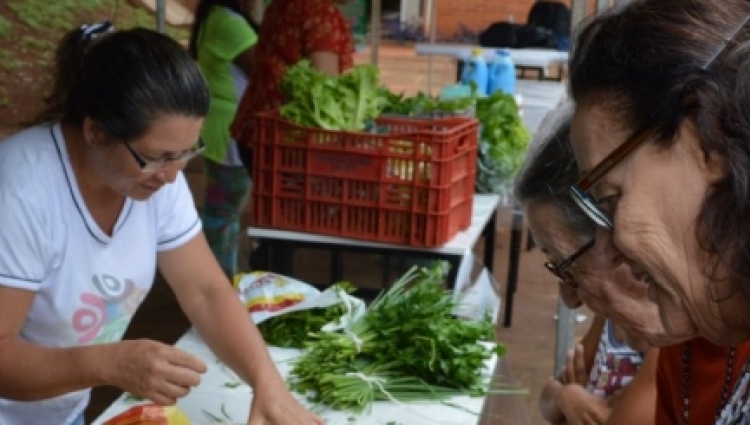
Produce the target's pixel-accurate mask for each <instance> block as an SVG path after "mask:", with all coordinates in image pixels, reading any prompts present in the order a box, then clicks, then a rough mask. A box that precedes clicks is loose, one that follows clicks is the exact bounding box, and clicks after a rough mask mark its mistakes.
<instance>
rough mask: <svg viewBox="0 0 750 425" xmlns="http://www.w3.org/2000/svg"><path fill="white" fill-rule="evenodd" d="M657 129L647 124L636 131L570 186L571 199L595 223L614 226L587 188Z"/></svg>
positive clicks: (607, 227)
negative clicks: (641, 129) (642, 128)
mask: <svg viewBox="0 0 750 425" xmlns="http://www.w3.org/2000/svg"><path fill="white" fill-rule="evenodd" d="M659 129H660V127H659V126H658V125H655V126H648V127H646V128H645V129H644V130H643V131H639V132H636V133H635V135H633V137H631V138H630V139H628V140H626V141H625V143H623V144H621V145H620V146H618V147H617V149H615V150H614V151H612V153H610V154H609V155H607V156H606V157H605V158H604V159H603V160H602V161H601V162H600V163H599V164H597V165H596V167H594V168H593V169H592V170H591V171H589V172H587V173H584V175H583V176H581V178H580V179H579V180H578V182H576V184H574V185H573V186H571V188H570V195H571V196H572V197H573V200H574V201H575V202H576V204H578V207H579V208H581V210H583V212H584V213H586V215H587V216H588V217H589V218H591V219H592V220H593V221H594V222H595V223H596V224H597V225H599V226H601V227H604V228H605V229H607V230H610V231H611V230H612V229H613V228H614V222H613V221H612V217H611V216H610V214H608V213H607V212H605V211H604V210H602V209H601V208H600V207H599V205H598V203H597V201H596V199H595V198H594V197H593V196H592V195H591V193H589V190H590V189H591V188H592V187H593V186H594V185H595V184H596V183H598V182H599V180H601V179H602V177H604V175H605V174H607V173H608V172H609V171H610V170H611V169H613V168H614V167H615V166H616V165H617V164H619V163H620V162H622V160H624V159H625V158H627V157H628V155H630V154H631V153H633V152H634V151H635V150H636V149H637V148H638V147H640V146H641V145H642V144H643V143H644V142H646V141H647V140H649V139H651V137H653V136H654V135H656V133H658V131H659Z"/></svg>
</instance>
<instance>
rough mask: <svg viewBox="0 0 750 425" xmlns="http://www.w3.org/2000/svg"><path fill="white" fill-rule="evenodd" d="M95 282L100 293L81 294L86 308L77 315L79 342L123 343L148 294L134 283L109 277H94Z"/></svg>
mask: <svg viewBox="0 0 750 425" xmlns="http://www.w3.org/2000/svg"><path fill="white" fill-rule="evenodd" d="M91 279H92V282H93V287H94V289H95V290H96V293H91V292H85V293H83V294H81V298H80V301H81V302H82V303H83V304H84V306H83V307H80V308H78V309H77V310H76V311H75V312H74V313H73V329H75V330H76V332H77V333H78V335H79V336H78V342H79V343H80V344H93V343H105V342H114V341H119V340H120V339H122V335H123V334H124V333H125V330H126V329H127V327H128V323H130V319H131V318H132V317H133V314H134V313H135V310H136V308H137V307H138V305H140V303H141V301H143V298H145V295H146V292H147V291H146V290H145V289H143V288H140V287H137V286H136V285H135V283H134V282H133V281H132V280H130V279H125V280H124V281H121V280H120V279H118V278H116V277H114V276H112V275H108V274H101V275H94V276H92V278H91Z"/></svg>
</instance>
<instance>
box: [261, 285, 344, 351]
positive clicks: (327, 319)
mask: <svg viewBox="0 0 750 425" xmlns="http://www.w3.org/2000/svg"><path fill="white" fill-rule="evenodd" d="M335 285H336V286H338V287H339V288H341V289H342V290H343V291H344V292H346V293H352V292H354V290H355V289H356V288H355V287H354V286H352V285H351V284H350V283H348V282H339V283H336V284H335ZM345 313H346V308H345V307H344V304H343V303H339V304H334V305H332V306H329V307H325V308H313V309H309V310H300V311H293V312H291V313H286V314H282V315H279V316H274V317H272V318H270V319H266V320H264V321H263V322H261V323H259V324H258V330H260V333H261V335H262V336H263V339H264V340H265V341H266V343H268V344H269V345H275V346H277V347H285V348H302V347H303V346H304V344H305V342H306V341H307V340H308V339H309V337H310V334H312V333H314V332H319V331H320V330H321V328H322V327H323V326H325V325H326V324H328V323H331V322H335V321H338V320H339V319H341V317H342V316H343V315H344V314H345Z"/></svg>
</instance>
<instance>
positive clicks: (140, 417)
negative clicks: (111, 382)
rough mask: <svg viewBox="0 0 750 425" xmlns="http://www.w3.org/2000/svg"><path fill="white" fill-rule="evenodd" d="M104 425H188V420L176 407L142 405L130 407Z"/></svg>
mask: <svg viewBox="0 0 750 425" xmlns="http://www.w3.org/2000/svg"><path fill="white" fill-rule="evenodd" d="M104 425H190V418H188V416H187V415H186V414H185V412H183V411H182V410H180V408H179V407H177V406H158V405H156V404H144V405H141V406H133V407H131V408H130V409H128V410H126V411H124V412H122V413H120V414H119V415H117V416H115V417H114V418H112V419H110V420H108V421H107V422H104Z"/></svg>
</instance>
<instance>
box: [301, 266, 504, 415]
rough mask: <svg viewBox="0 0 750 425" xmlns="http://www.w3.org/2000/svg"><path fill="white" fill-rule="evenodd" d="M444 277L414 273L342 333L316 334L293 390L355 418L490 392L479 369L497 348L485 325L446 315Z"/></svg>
mask: <svg viewBox="0 0 750 425" xmlns="http://www.w3.org/2000/svg"><path fill="white" fill-rule="evenodd" d="M446 275H447V267H446V266H445V265H444V264H443V263H441V262H437V263H436V264H435V265H434V266H432V267H428V268H421V269H416V268H413V269H412V270H410V271H409V272H407V273H406V275H404V276H403V277H402V278H401V279H400V280H399V281H398V282H396V283H395V284H394V285H393V286H391V287H390V288H389V289H388V290H387V291H385V292H383V293H382V294H381V295H380V296H379V297H378V298H377V299H375V301H373V303H372V304H371V305H370V306H369V307H368V309H367V311H366V312H365V314H364V315H363V316H362V317H361V318H360V319H358V320H357V321H355V322H354V323H353V324H352V325H351V326H350V327H349V328H348V329H347V330H345V331H344V332H317V333H315V334H314V335H313V338H312V339H311V340H310V341H309V342H308V343H307V344H306V348H307V351H306V353H305V355H304V356H302V357H301V358H300V359H299V360H297V361H296V362H295V364H294V368H293V369H292V372H291V385H292V388H293V389H294V390H296V391H298V392H299V393H301V394H309V395H310V398H311V401H313V402H316V403H322V404H325V405H327V406H329V407H332V408H334V409H351V410H353V411H356V412H361V411H363V410H364V409H366V408H368V407H369V406H370V404H371V403H372V402H373V401H375V400H391V401H393V399H396V400H399V401H404V402H405V401H416V400H433V401H438V402H440V401H443V402H445V401H446V400H447V398H448V397H451V396H455V395H460V394H464V395H466V394H468V395H481V394H485V393H486V392H488V391H490V388H489V387H490V383H489V382H488V381H487V379H486V377H485V376H484V375H483V373H482V372H483V370H484V365H485V364H486V362H487V361H488V360H489V359H490V357H491V356H492V355H493V354H496V355H503V354H504V348H503V346H502V345H500V344H492V343H496V341H495V338H496V337H495V331H494V326H493V324H492V320H491V318H489V317H485V318H484V319H483V320H479V321H472V320H464V319H458V318H456V317H454V316H453V311H454V308H455V306H456V304H455V301H454V299H453V294H452V293H451V292H449V291H446V290H444V288H443V281H444V279H445V277H446ZM481 341H486V342H489V343H491V344H489V345H486V344H483V343H482V342H481Z"/></svg>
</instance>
